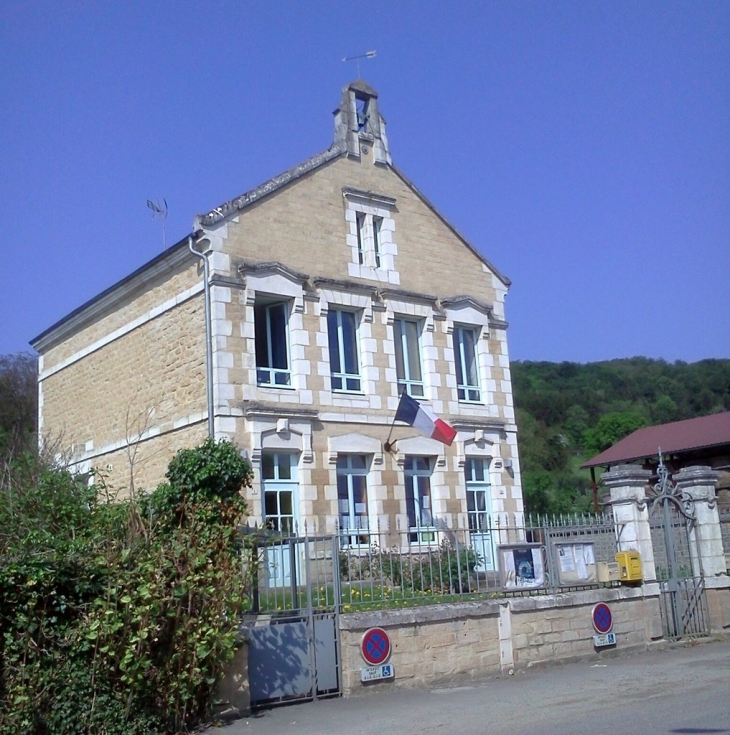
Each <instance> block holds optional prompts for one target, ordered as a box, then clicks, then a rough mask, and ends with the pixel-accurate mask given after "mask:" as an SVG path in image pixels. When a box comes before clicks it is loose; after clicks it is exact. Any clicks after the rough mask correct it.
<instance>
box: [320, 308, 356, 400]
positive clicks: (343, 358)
mask: <svg viewBox="0 0 730 735" xmlns="http://www.w3.org/2000/svg"><path fill="white" fill-rule="evenodd" d="M327 331H328V335H329V348H330V370H331V376H332V390H333V391H360V389H361V381H360V363H359V360H358V357H357V319H356V316H355V313H354V312H352V311H342V310H341V309H330V310H329V311H328V312H327Z"/></svg>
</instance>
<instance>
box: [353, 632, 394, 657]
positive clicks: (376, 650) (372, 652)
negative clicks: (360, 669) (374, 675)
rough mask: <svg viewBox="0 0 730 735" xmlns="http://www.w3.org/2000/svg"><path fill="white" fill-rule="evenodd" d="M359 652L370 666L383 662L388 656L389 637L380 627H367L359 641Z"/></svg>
mask: <svg viewBox="0 0 730 735" xmlns="http://www.w3.org/2000/svg"><path fill="white" fill-rule="evenodd" d="M360 654H361V655H362V657H363V658H364V659H365V662H366V663H367V664H369V665H370V666H380V664H384V663H385V662H386V661H387V660H388V658H389V656H390V638H389V637H388V634H387V633H386V632H385V631H384V630H383V629H382V628H369V629H368V630H366V631H365V633H364V635H363V637H362V642H361V643H360Z"/></svg>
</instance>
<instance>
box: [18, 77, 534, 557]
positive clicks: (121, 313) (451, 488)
mask: <svg viewBox="0 0 730 735" xmlns="http://www.w3.org/2000/svg"><path fill="white" fill-rule="evenodd" d="M191 248H194V249H195V251H196V252H195V253H193V252H191ZM200 254H203V255H204V257H202V258H201V257H200ZM206 259H207V264H204V261H205V260H206ZM204 265H206V267H207V268H209V278H208V284H209V289H207V291H208V292H209V296H208V298H209V309H210V320H209V329H210V340H209V344H207V342H208V340H207V337H206V328H205V327H206V317H205V304H206V289H205V288H204ZM508 286H509V280H508V279H507V278H505V276H503V275H502V274H501V273H500V272H499V271H498V270H497V269H496V268H495V267H494V266H493V265H492V264H491V263H490V262H489V261H488V260H486V259H485V258H484V256H483V255H481V254H480V252H478V251H477V250H476V249H475V248H474V247H473V246H472V245H470V244H469V243H468V242H466V240H465V239H464V238H463V237H462V236H461V235H460V234H459V233H458V231H457V230H456V229H455V228H454V227H453V226H452V225H451V224H450V223H449V222H447V221H446V220H445V219H444V217H443V216H442V215H440V214H439V212H438V211H437V210H436V209H435V207H434V206H433V205H432V204H431V203H430V202H429V201H428V200H427V199H426V198H425V197H424V196H423V195H422V194H421V193H420V192H419V191H418V190H417V189H416V187H415V186H414V185H413V184H412V183H411V182H410V181H409V180H408V179H407V178H406V177H405V176H404V175H403V174H402V173H401V172H400V171H399V170H398V169H397V168H396V167H395V166H394V165H393V163H392V161H391V153H390V148H389V145H388V139H387V137H386V132H385V122H384V120H383V117H382V116H381V114H380V111H379V100H378V95H377V93H376V92H375V91H374V90H373V89H372V88H371V87H369V86H368V85H366V84H365V83H363V82H362V81H357V82H355V83H353V84H350V85H348V86H347V87H345V88H344V90H343V93H342V98H341V102H340V105H339V107H338V109H337V110H336V111H335V137H334V143H333V144H332V146H331V147H330V148H328V149H327V150H326V151H324V152H323V153H319V154H318V155H315V156H313V157H312V158H309V159H307V160H306V161H304V162H303V163H301V164H299V165H298V166H296V167H294V168H292V169H291V170H289V171H287V172H285V173H284V174H282V175H280V176H277V177H275V178H273V179H271V180H270V181H267V182H266V183H264V184H263V185H261V186H259V187H257V188H255V189H253V190H251V191H249V192H247V193H246V194H243V195H242V196H240V197H237V198H236V199H233V200H231V201H229V202H226V203H225V204H223V205H221V206H220V207H218V208H216V209H214V210H213V211H211V212H208V213H206V214H203V215H200V216H198V217H197V218H196V219H195V223H194V228H193V233H192V234H191V235H190V236H189V237H186V238H184V239H183V240H181V241H180V242H178V243H177V244H176V245H174V246H172V247H170V248H169V249H167V250H166V251H165V252H163V253H162V254H161V255H159V256H158V257H156V258H154V259H153V260H152V261H150V262H149V263H147V264H146V265H144V266H142V267H141V268H140V269H139V270H137V271H135V272H134V273H132V274H131V275H129V276H128V277H126V278H124V279H123V280H121V281H120V282H119V283H117V284H116V285H114V286H112V287H111V288H109V289H107V290H106V291H104V292H103V293H101V294H99V295H98V296H97V297H95V298H94V299H92V300H91V301H89V302H88V303H86V304H84V305H83V306H81V307H80V308H78V309H76V310H75V311H73V312H72V313H71V314H69V315H68V316H66V317H65V318H64V319H62V320H61V321H59V322H58V323H56V324H54V325H53V326H52V327H50V328H49V329H48V330H46V331H45V332H43V333H42V334H41V335H39V336H38V337H37V338H36V339H35V340H33V342H32V345H33V347H34V348H35V349H36V350H37V351H38V353H39V354H40V373H39V396H40V427H41V432H42V433H43V434H44V435H45V436H50V437H52V438H60V440H61V442H62V443H63V445H64V447H65V449H66V450H67V453H68V456H69V458H70V461H71V463H72V465H74V466H75V467H76V468H77V469H78V470H79V471H82V472H86V471H89V470H90V469H91V468H92V467H94V468H98V469H100V470H101V471H102V472H103V473H105V474H106V475H107V478H108V479H107V482H108V483H109V485H111V486H112V487H113V488H116V489H117V490H119V491H120V493H121V494H124V493H126V492H129V487H130V485H131V484H132V482H133V485H132V486H133V487H135V488H136V489H137V490H139V489H141V488H145V489H151V488H153V487H154V486H155V485H156V484H157V483H159V482H160V481H162V480H163V479H164V471H165V468H166V465H167V463H168V461H169V459H170V458H171V456H172V455H173V453H174V452H175V451H176V450H178V449H180V448H182V447H188V446H194V445H195V444H197V443H199V442H200V441H201V440H203V439H204V438H205V436H206V435H207V434H208V431H209V423H210V426H211V429H212V431H213V433H214V434H215V436H216V437H227V438H230V439H231V440H233V441H234V442H235V443H236V444H237V445H238V446H239V447H240V448H241V451H242V452H244V453H246V454H247V455H248V457H249V458H250V459H251V461H252V464H253V467H254V469H255V472H256V480H255V484H254V487H253V488H252V489H251V490H250V491H249V497H248V501H249V509H250V513H251V517H252V521H258V522H261V521H264V520H265V521H266V522H267V523H268V525H269V526H271V527H275V528H280V529H286V528H289V527H292V526H293V525H294V524H296V523H301V522H302V521H305V520H306V521H307V522H308V524H310V525H309V528H316V529H317V530H319V531H325V530H334V529H335V527H336V526H337V525H338V524H339V525H340V526H341V527H344V528H346V529H348V531H349V532H350V533H348V534H346V536H347V538H346V541H347V542H348V543H352V544H357V543H359V542H361V541H362V537H361V536H362V533H363V532H366V531H367V529H373V528H374V527H375V526H378V527H380V528H386V529H387V528H391V529H393V528H395V527H396V526H397V527H398V528H400V529H404V530H405V529H407V531H408V534H409V537H410V539H411V541H421V542H422V541H424V540H428V539H429V538H431V536H429V529H433V527H434V526H435V525H436V524H437V523H438V524H440V523H446V524H448V525H449V526H452V527H453V526H455V525H458V526H459V527H462V528H466V527H468V526H469V525H471V527H472V528H477V527H481V524H482V523H483V514H484V513H485V512H491V513H492V514H494V515H495V516H496V517H497V518H498V519H499V520H500V522H501V523H504V524H506V523H509V524H510V525H511V524H514V523H515V522H517V523H520V522H521V518H522V511H523V506H522V497H521V487H520V473H519V464H518V455H517V439H516V426H515V417H514V409H513V405H512V393H511V382H510V370H509V357H508V351H507V337H506V329H507V323H506V321H505V314H504V299H505V295H506V293H507V289H508ZM207 349H209V351H210V354H211V360H212V362H211V381H210V386H211V395H210V399H211V403H212V407H213V410H212V417H211V419H210V421H209V412H208V408H207V406H208V401H207V391H206V375H207V373H206V365H207V361H206V351H207ZM403 390H406V391H408V392H409V393H410V395H412V396H413V397H414V398H416V399H417V400H418V401H421V402H423V403H425V404H426V405H427V406H430V408H431V409H432V410H433V411H434V412H435V413H436V414H438V415H439V416H441V417H443V418H444V419H445V420H447V421H448V422H450V423H451V424H452V425H453V427H454V428H455V429H456V430H457V431H458V434H457V437H456V440H455V441H454V443H453V444H452V445H451V446H450V447H446V446H445V445H443V444H440V443H439V442H436V441H434V440H432V439H428V438H425V437H423V436H419V435H416V434H415V433H414V431H413V429H412V428H411V427H408V426H399V427H395V429H394V430H393V434H392V437H391V441H393V440H395V442H394V446H393V448H392V450H391V451H390V452H388V451H386V450H385V448H384V444H385V442H386V439H387V438H388V436H389V432H390V430H391V425H392V422H393V417H394V413H395V410H396V407H397V405H398V399H399V394H400V392H401V391H403Z"/></svg>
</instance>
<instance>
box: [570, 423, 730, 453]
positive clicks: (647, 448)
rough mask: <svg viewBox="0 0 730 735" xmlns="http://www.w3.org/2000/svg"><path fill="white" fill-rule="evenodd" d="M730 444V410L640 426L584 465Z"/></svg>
mask: <svg viewBox="0 0 730 735" xmlns="http://www.w3.org/2000/svg"><path fill="white" fill-rule="evenodd" d="M722 444H730V411H726V412H724V413H713V414H711V415H710V416H700V417H699V418H696V419H687V420H685V421H674V422H672V423H671V424H659V425H658V426H647V427H645V428H644V429H637V430H636V431H635V432H634V433H633V434H629V435H628V436H627V437H624V438H623V439H621V441H619V442H616V444H614V445H613V446H612V447H609V448H608V449H606V450H605V451H603V452H601V453H600V454H597V455H596V456H595V457H593V458H592V459H589V460H588V461H587V462H584V463H583V464H582V465H581V467H599V466H606V465H614V464H621V463H622V462H634V461H635V460H637V459H647V458H649V457H656V456H657V455H658V453H659V448H661V450H662V454H677V453H680V452H689V451H692V450H695V449H704V448H706V447H714V446H718V445H722Z"/></svg>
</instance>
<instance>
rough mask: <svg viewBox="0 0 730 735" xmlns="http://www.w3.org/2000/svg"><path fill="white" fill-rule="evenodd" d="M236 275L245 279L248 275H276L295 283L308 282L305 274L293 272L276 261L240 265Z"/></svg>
mask: <svg viewBox="0 0 730 735" xmlns="http://www.w3.org/2000/svg"><path fill="white" fill-rule="evenodd" d="M237 270H238V273H239V274H240V275H241V276H243V277H244V278H245V276H246V275H247V274H249V273H252V274H253V273H256V274H264V273H277V274H279V275H281V276H284V277H285V278H288V279H289V280H290V281H296V282H298V283H306V282H307V281H308V280H309V275H308V274H307V273H301V272H300V271H295V270H293V269H292V268H289V267H288V266H286V265H284V264H283V263H279V262H278V261H270V262H268V263H241V265H239V266H238V268H237Z"/></svg>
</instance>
